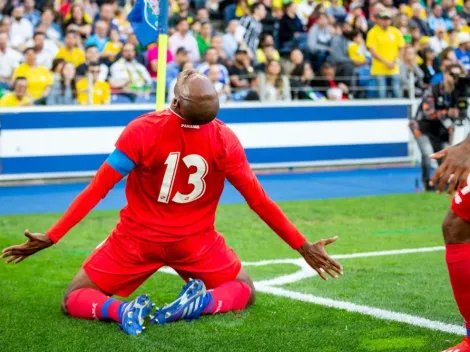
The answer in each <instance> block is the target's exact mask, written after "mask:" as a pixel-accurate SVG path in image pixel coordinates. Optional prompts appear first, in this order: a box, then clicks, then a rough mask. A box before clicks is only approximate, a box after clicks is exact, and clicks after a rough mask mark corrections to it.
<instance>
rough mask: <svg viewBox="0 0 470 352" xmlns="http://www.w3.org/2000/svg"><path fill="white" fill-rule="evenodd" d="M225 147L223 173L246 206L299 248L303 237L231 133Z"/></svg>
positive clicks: (288, 242) (287, 241) (304, 241)
mask: <svg viewBox="0 0 470 352" xmlns="http://www.w3.org/2000/svg"><path fill="white" fill-rule="evenodd" d="M229 144H230V145H229V146H228V148H227V163H226V176H227V179H228V180H229V182H230V183H231V184H232V185H233V186H234V187H235V188H236V189H237V190H238V191H239V192H240V193H241V194H242V196H243V197H244V198H245V200H246V202H247V203H248V205H249V206H250V208H251V209H252V210H253V211H254V212H255V213H256V214H258V216H259V217H260V218H261V219H262V220H263V221H264V222H265V223H266V224H267V225H268V226H269V227H270V228H271V229H272V230H273V231H274V232H275V233H276V234H277V235H278V236H279V237H281V238H282V239H283V240H284V241H285V242H286V243H287V244H288V245H289V246H291V247H292V248H293V249H299V248H300V247H302V246H303V245H304V244H305V243H306V242H307V239H306V238H305V237H304V236H303V235H302V234H301V233H300V232H299V230H297V228H296V227H295V226H294V224H292V222H291V221H290V220H289V219H288V218H287V216H286V215H285V214H284V212H283V211H282V210H281V208H279V206H278V205H277V204H276V203H274V202H273V200H272V199H271V198H270V197H269V196H268V195H267V194H266V192H265V191H264V189H263V187H262V186H261V184H260V183H259V181H258V179H257V178H256V175H255V174H254V173H253V171H252V170H251V167H250V165H249V163H248V160H247V159H246V155H245V151H244V150H243V147H242V145H241V144H240V142H239V141H238V139H237V138H236V137H235V136H233V140H232V138H231V140H230V141H229Z"/></svg>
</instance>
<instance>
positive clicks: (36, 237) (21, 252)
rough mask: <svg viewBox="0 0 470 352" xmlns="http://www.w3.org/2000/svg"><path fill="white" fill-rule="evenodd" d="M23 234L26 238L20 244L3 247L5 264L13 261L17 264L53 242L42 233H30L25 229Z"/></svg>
mask: <svg viewBox="0 0 470 352" xmlns="http://www.w3.org/2000/svg"><path fill="white" fill-rule="evenodd" d="M24 235H25V236H26V237H27V238H28V240H27V241H26V242H25V243H23V244H20V245H16V246H11V247H8V248H5V249H4V250H3V251H2V257H1V258H2V259H3V258H6V259H7V260H6V261H5V263H6V264H9V263H11V262H13V263H14V264H18V263H20V262H22V261H23V260H25V259H26V258H28V257H29V256H30V255H32V254H34V253H36V252H39V251H40V250H42V249H45V248H48V247H50V246H52V245H53V244H54V242H52V240H51V239H50V238H49V237H48V236H47V235H44V234H42V233H31V232H29V230H25V232H24Z"/></svg>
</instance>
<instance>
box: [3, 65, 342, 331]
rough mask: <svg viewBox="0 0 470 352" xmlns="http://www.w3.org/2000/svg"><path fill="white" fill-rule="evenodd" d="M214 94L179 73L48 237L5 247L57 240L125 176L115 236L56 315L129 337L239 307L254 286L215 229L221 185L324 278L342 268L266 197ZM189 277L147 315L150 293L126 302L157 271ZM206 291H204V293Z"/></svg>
mask: <svg viewBox="0 0 470 352" xmlns="http://www.w3.org/2000/svg"><path fill="white" fill-rule="evenodd" d="M218 110H219V103H218V97H217V92H216V91H215V89H214V87H213V86H212V84H211V83H210V81H209V80H208V79H207V78H206V77H205V76H203V75H200V74H198V73H196V72H195V71H194V70H187V71H184V72H182V73H181V74H180V75H179V77H178V80H177V84H176V87H175V98H174V100H173V101H172V104H171V108H170V109H169V110H165V111H163V112H157V113H155V112H153V113H149V114H145V115H143V116H141V117H139V118H137V119H136V120H134V121H132V122H131V123H130V124H129V125H128V126H127V127H126V128H125V129H124V131H123V132H122V134H121V136H120V137H119V139H118V141H117V142H116V149H115V150H114V152H113V153H111V155H110V156H109V157H108V159H107V160H106V162H105V163H104V164H103V165H102V166H101V167H100V168H99V170H98V172H97V174H96V175H95V177H94V178H93V180H92V181H91V182H90V184H89V185H88V187H87V188H86V189H85V190H84V191H83V192H82V193H81V194H80V195H79V196H78V197H77V198H76V199H75V200H74V201H73V203H72V204H71V205H70V207H69V209H68V210H67V211H66V212H65V214H64V215H63V216H62V218H61V219H60V220H59V221H58V222H57V223H56V224H55V225H54V226H53V227H52V228H51V229H50V230H49V231H47V232H46V234H37V233H36V234H32V233H30V232H29V231H28V230H26V232H25V235H26V237H28V241H27V242H26V243H24V244H22V245H18V246H12V247H9V248H6V249H4V250H3V255H2V257H4V258H8V259H7V262H14V263H19V262H21V261H22V260H24V259H25V258H26V257H28V256H29V255H31V254H34V253H36V252H37V251H39V250H41V249H44V248H47V247H49V246H51V245H52V244H54V243H57V242H58V241H59V240H60V239H61V238H62V237H63V236H64V235H65V234H66V233H67V232H68V231H69V230H70V229H71V228H72V227H73V226H75V225H76V224H77V223H78V222H79V221H81V220H82V219H83V218H84V217H85V216H86V215H87V214H88V213H89V212H90V211H91V209H93V208H94V207H95V206H96V205H97V204H98V202H99V201H100V200H101V199H102V198H104V197H105V196H106V194H107V193H108V192H109V190H110V189H112V188H113V186H114V185H115V184H116V183H117V182H119V181H120V180H121V179H122V178H123V177H124V176H126V175H129V177H128V179H127V184H126V196H127V202H128V204H127V206H125V207H124V208H123V209H122V211H121V213H120V221H119V223H118V224H117V226H116V228H115V229H114V230H113V232H112V233H111V235H110V236H109V237H108V238H107V239H106V240H105V241H104V242H103V243H102V244H101V245H99V246H98V247H97V248H96V249H95V251H94V252H93V253H92V254H91V255H90V257H89V258H88V259H87V260H86V261H85V263H84V264H83V267H82V268H81V269H80V271H79V272H78V274H77V275H76V276H75V278H74V279H73V280H72V282H71V283H70V285H69V287H68V288H67V290H66V292H65V295H64V298H63V302H62V309H63V311H64V312H65V313H67V314H69V315H71V316H73V317H76V318H83V319H100V320H114V321H116V322H118V323H119V324H120V326H121V328H122V330H123V331H124V332H126V333H128V334H132V335H137V334H139V333H141V332H142V330H143V329H144V325H143V324H144V318H146V317H147V316H150V322H151V323H154V324H165V323H169V322H173V321H176V320H180V319H184V320H191V319H194V318H197V317H199V316H201V315H205V314H216V313H224V312H228V311H234V310H242V309H245V308H246V307H247V306H248V305H250V304H253V303H254V301H255V288H254V286H253V282H252V280H251V279H250V277H249V275H248V273H247V272H246V271H245V270H244V269H243V268H242V265H241V263H240V260H239V259H238V257H237V255H236V254H235V253H234V252H233V250H232V249H231V248H230V247H228V246H227V244H226V243H225V240H224V238H223V236H222V235H221V234H219V233H218V232H216V231H215V229H214V221H215V211H216V208H217V204H218V201H219V198H220V196H221V194H222V190H223V187H224V180H225V179H226V178H227V179H228V180H229V181H230V182H231V183H232V184H233V185H234V186H235V187H236V188H237V190H238V191H239V192H240V193H241V194H242V195H243V196H244V197H245V199H246V201H247V203H248V204H249V206H250V207H251V208H252V209H253V210H254V211H255V212H256V213H257V214H258V215H259V216H260V217H261V219H263V221H264V222H266V224H268V225H269V226H270V227H271V229H272V230H273V231H275V232H276V233H277V234H278V235H279V236H280V237H281V238H282V239H283V240H284V241H285V242H286V243H287V244H289V245H290V246H291V247H292V248H293V249H296V250H298V251H299V253H300V254H301V255H302V256H303V257H304V258H305V260H306V261H307V262H308V264H309V265H310V266H311V267H312V268H313V269H314V270H316V271H317V272H318V274H319V275H320V276H321V277H322V278H323V279H326V275H325V273H327V274H329V275H331V276H332V277H334V278H336V277H337V274H342V268H341V266H340V265H339V264H338V263H336V262H335V261H334V260H333V259H331V258H330V257H329V256H328V254H327V253H326V252H325V248H324V247H325V245H328V244H330V243H332V242H334V241H335V240H336V238H332V239H328V240H320V241H318V242H315V243H309V242H307V240H306V239H305V237H304V236H303V235H302V234H301V233H300V232H299V231H298V230H297V229H296V228H295V227H294V225H293V224H292V223H291V222H290V221H289V220H288V219H287V218H286V216H285V215H284V214H283V212H282V211H281V210H280V208H279V207H278V206H277V205H276V204H275V203H274V202H273V201H272V200H271V199H270V198H269V197H268V196H267V195H266V194H265V193H264V191H263V189H262V187H261V185H260V184H259V182H258V180H257V179H256V176H255V175H254V173H253V172H252V170H251V169H250V166H249V164H248V161H247V159H246V156H245V153H244V150H243V148H242V146H241V144H240V142H239V141H238V139H237V138H236V136H235V134H234V133H233V132H232V131H231V130H230V129H229V128H228V127H227V126H225V125H224V124H223V123H222V122H221V121H219V120H216V119H215V118H216V116H217V113H218ZM165 265H166V266H169V267H171V268H173V269H175V270H176V272H177V273H178V274H179V275H180V276H181V277H182V278H183V279H184V280H185V281H187V284H186V285H185V286H184V287H183V290H182V292H181V293H180V295H179V296H178V298H177V299H176V300H175V301H174V302H173V303H171V304H169V305H167V306H165V307H163V308H161V309H158V308H156V311H155V312H153V309H152V308H153V304H152V303H151V301H150V299H149V297H148V296H147V295H140V296H138V297H137V298H136V299H134V300H133V301H130V302H121V301H119V300H116V299H113V298H110V296H111V295H119V296H124V297H127V296H129V295H130V294H131V293H132V292H134V291H135V290H136V289H137V288H138V287H139V286H140V285H141V284H142V283H143V282H144V281H145V280H146V279H147V278H148V277H149V276H151V275H152V274H153V273H155V272H156V271H157V270H158V269H160V268H161V267H162V266H165ZM206 288H207V290H206Z"/></svg>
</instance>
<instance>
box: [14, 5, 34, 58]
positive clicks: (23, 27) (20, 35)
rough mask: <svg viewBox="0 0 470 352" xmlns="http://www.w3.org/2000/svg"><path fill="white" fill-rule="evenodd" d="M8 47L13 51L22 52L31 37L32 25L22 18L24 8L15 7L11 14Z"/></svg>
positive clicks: (21, 6)
mask: <svg viewBox="0 0 470 352" xmlns="http://www.w3.org/2000/svg"><path fill="white" fill-rule="evenodd" d="M11 17H12V19H11V26H10V45H11V46H12V47H13V49H16V50H18V51H23V50H24V49H25V48H26V42H27V41H28V40H29V39H30V38H32V37H33V25H32V23H31V22H30V21H28V20H27V19H26V18H24V6H23V5H16V6H15V7H14V9H13V12H12V14H11Z"/></svg>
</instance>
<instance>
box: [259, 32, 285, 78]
mask: <svg viewBox="0 0 470 352" xmlns="http://www.w3.org/2000/svg"><path fill="white" fill-rule="evenodd" d="M266 51H269V54H268V55H270V60H276V61H279V60H280V59H281V55H280V54H279V51H277V50H276V49H275V48H274V37H273V36H272V35H271V34H269V33H263V34H262V35H261V38H260V41H259V48H258V49H257V50H256V62H257V63H258V64H265V63H266V62H267V61H268V60H267V55H266ZM263 70H264V69H263Z"/></svg>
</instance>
